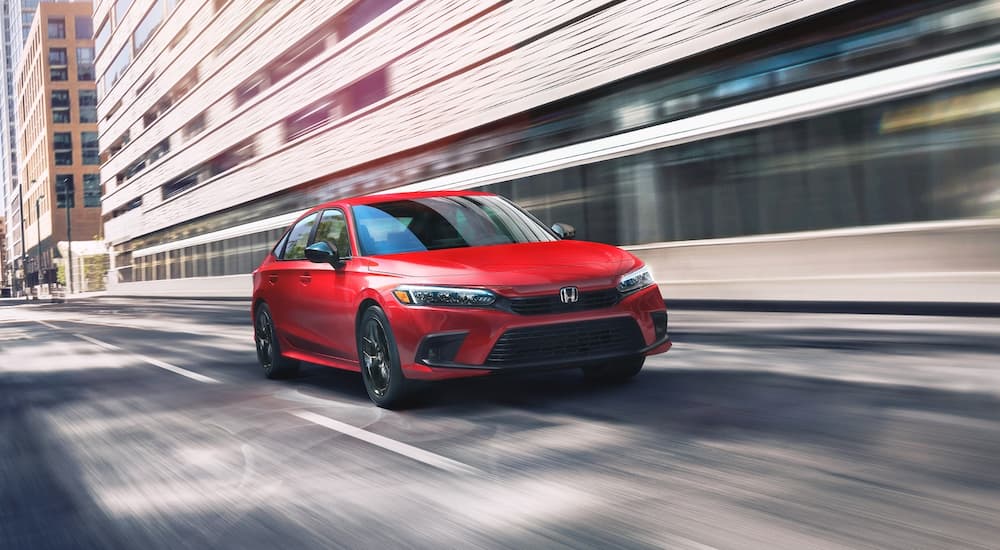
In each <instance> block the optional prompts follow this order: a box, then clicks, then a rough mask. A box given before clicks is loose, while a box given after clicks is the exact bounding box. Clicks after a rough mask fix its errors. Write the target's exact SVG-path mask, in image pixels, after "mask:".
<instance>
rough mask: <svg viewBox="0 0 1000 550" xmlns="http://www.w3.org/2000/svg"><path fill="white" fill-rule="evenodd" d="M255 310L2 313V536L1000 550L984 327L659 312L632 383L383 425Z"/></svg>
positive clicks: (230, 305)
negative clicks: (267, 366)
mask: <svg viewBox="0 0 1000 550" xmlns="http://www.w3.org/2000/svg"><path fill="white" fill-rule="evenodd" d="M668 306H669V304H668ZM248 308H249V304H248V303H247V302H242V301H229V302H227V301H194V300H191V301H184V300H176V301H169V300H138V299H123V298H100V299H87V300H76V301H71V302H67V303H65V304H30V305H9V306H2V307H0V411H2V413H0V548H4V549H12V550H13V549H21V548H31V549H49V548H100V549H114V548H239V549H250V548H407V547H418V548H619V547H621V548H677V549H708V548H718V549H745V548H810V549H818V548H899V549H915V548H1000V459H998V457H1000V368H998V366H1000V361H998V357H1000V320H998V319H996V318H963V317H920V316H886V315H848V314H840V315H838V314H807V313H750V312H709V311H671V313H670V331H671V335H672V338H673V340H674V348H673V349H672V350H671V351H670V352H669V353H667V354H665V355H661V356H657V357H654V358H651V359H649V360H648V361H647V363H646V368H645V369H644V370H643V372H642V373H641V374H640V375H639V376H638V377H637V378H636V379H635V380H633V381H631V382H629V383H627V384H624V385H620V386H613V387H594V386H591V385H588V384H586V383H585V382H584V380H583V377H582V376H581V375H580V373H579V372H578V371H575V370H573V371H560V372H554V373H544V374H537V375H532V376H517V377H515V376H499V377H492V378H482V379H472V380H461V381H453V382H447V383H440V384H437V385H434V386H431V387H429V388H426V389H425V390H424V391H423V393H422V395H421V396H420V398H419V400H418V403H417V406H416V407H414V408H412V409H409V410H404V411H401V412H392V411H386V410H382V409H379V408H376V407H375V406H374V405H372V404H371V402H370V401H369V400H368V397H367V396H366V394H365V390H364V387H363V385H362V382H361V379H360V376H359V375H358V374H356V373H349V372H340V371H336V370H333V369H329V368H325V367H320V366H315V365H306V366H304V368H303V369H302V371H301V372H300V374H299V376H298V377H296V378H294V379H291V380H282V381H271V380H267V379H265V378H264V377H263V375H262V373H261V372H260V368H259V366H258V364H257V361H256V355H255V353H254V346H253V341H252V338H251V326H250V319H249V313H248Z"/></svg>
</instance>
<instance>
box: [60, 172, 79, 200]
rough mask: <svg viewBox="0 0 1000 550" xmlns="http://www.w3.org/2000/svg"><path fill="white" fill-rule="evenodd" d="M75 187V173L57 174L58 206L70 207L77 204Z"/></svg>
mask: <svg viewBox="0 0 1000 550" xmlns="http://www.w3.org/2000/svg"><path fill="white" fill-rule="evenodd" d="M75 194H76V190H75V189H74V188H73V174H56V208H66V205H67V204H69V207H70V208H74V207H75V206H76V201H75V197H74V195H75Z"/></svg>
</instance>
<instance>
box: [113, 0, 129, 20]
mask: <svg viewBox="0 0 1000 550" xmlns="http://www.w3.org/2000/svg"><path fill="white" fill-rule="evenodd" d="M131 5H132V0H118V2H116V3H115V22H116V23H118V24H121V22H122V17H125V12H127V11H128V8H129V6H131Z"/></svg>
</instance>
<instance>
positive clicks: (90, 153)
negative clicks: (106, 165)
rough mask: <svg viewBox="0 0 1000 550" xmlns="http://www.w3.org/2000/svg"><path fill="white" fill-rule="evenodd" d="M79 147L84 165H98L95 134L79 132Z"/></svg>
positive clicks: (99, 160)
mask: <svg viewBox="0 0 1000 550" xmlns="http://www.w3.org/2000/svg"><path fill="white" fill-rule="evenodd" d="M80 146H81V148H82V149H81V150H82V151H83V163H84V164H100V163H101V156H100V153H99V151H98V146H97V132H81V133H80Z"/></svg>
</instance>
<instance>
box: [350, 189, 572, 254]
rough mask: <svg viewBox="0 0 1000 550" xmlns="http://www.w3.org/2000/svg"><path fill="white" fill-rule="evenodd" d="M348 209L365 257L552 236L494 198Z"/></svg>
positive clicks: (550, 238) (402, 202)
mask: <svg viewBox="0 0 1000 550" xmlns="http://www.w3.org/2000/svg"><path fill="white" fill-rule="evenodd" d="M352 210H353V212H354V220H355V223H356V225H357V232H358V243H359V245H360V246H361V253H362V254H365V255H374V254H399V253H403V252H417V251H424V250H440V249H445V248H463V247H469V246H487V245H494V244H510V243H526V242H543V241H553V240H555V236H554V235H552V233H550V232H549V230H548V229H546V228H545V227H544V226H542V225H541V224H539V222H538V221H537V220H535V219H534V218H532V217H530V216H528V215H527V214H525V213H524V212H522V211H521V210H520V209H519V208H517V207H515V206H514V205H512V204H511V203H509V202H507V201H506V200H504V199H501V198H499V197H493V196H481V197H476V196H471V197H432V198H426V199H413V200H399V201H392V202H383V203H375V204H368V205H359V206H355V207H354V208H353V209H352Z"/></svg>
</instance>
